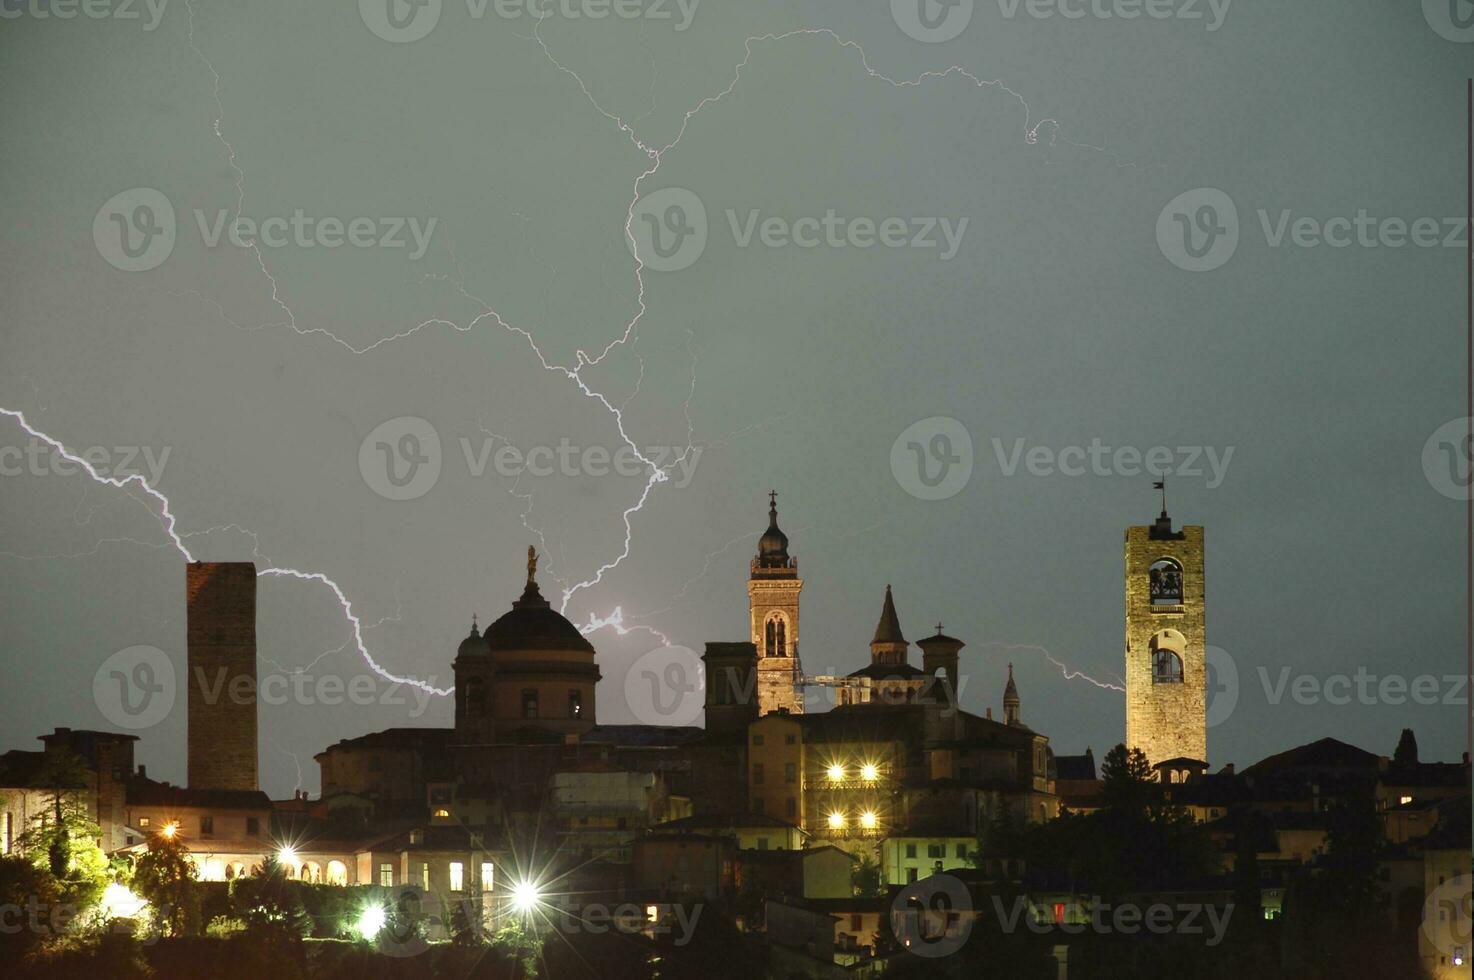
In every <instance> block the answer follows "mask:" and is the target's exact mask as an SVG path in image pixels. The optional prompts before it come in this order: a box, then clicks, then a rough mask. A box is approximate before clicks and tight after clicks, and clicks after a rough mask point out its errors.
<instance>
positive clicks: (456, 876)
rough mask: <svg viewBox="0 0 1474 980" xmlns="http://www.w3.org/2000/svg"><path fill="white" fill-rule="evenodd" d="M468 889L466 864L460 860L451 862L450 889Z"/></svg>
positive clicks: (454, 890)
mask: <svg viewBox="0 0 1474 980" xmlns="http://www.w3.org/2000/svg"><path fill="white" fill-rule="evenodd" d="M465 889H466V866H465V865H464V864H462V863H461V862H459V861H452V862H450V890H451V891H453V892H459V891H465Z"/></svg>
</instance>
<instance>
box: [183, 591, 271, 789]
mask: <svg viewBox="0 0 1474 980" xmlns="http://www.w3.org/2000/svg"><path fill="white" fill-rule="evenodd" d="M185 588H186V594H187V597H188V603H189V607H188V608H189V625H188V644H189V652H188V656H187V658H186V659H187V667H186V670H187V672H188V674H189V678H188V687H187V690H188V691H189V695H188V697H189V786H190V788H191V789H245V790H256V789H260V788H261V787H260V785H259V780H258V771H257V767H258V759H257V748H256V566H255V565H253V564H252V563H251V562H190V563H189V565H187V566H186V569H185Z"/></svg>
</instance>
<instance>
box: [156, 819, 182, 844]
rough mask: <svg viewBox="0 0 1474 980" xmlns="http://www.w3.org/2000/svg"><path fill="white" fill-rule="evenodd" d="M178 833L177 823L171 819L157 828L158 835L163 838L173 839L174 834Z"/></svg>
mask: <svg viewBox="0 0 1474 980" xmlns="http://www.w3.org/2000/svg"><path fill="white" fill-rule="evenodd" d="M178 833H179V824H177V823H175V822H174V821H172V820H171V821H169V822H168V823H166V824H164V826H163V827H161V828H159V836H160V837H162V838H164V840H173V839H174V836H175V835H176V834H178Z"/></svg>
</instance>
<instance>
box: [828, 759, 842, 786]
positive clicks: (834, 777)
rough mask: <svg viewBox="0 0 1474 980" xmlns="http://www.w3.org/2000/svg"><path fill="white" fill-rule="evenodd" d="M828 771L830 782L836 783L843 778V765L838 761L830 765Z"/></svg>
mask: <svg viewBox="0 0 1474 980" xmlns="http://www.w3.org/2000/svg"><path fill="white" fill-rule="evenodd" d="M828 772H829V779H830V781H831V782H835V783H837V782H839V781H840V780H841V779H844V766H842V765H840V764H839V763H835V764H834V765H832V766H830V767H829V770H828Z"/></svg>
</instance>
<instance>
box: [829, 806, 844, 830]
mask: <svg viewBox="0 0 1474 980" xmlns="http://www.w3.org/2000/svg"><path fill="white" fill-rule="evenodd" d="M829 829H830V830H842V829H844V814H843V813H840V812H839V811H838V810H836V811H834V812H833V813H831V814H830V815H829Z"/></svg>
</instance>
